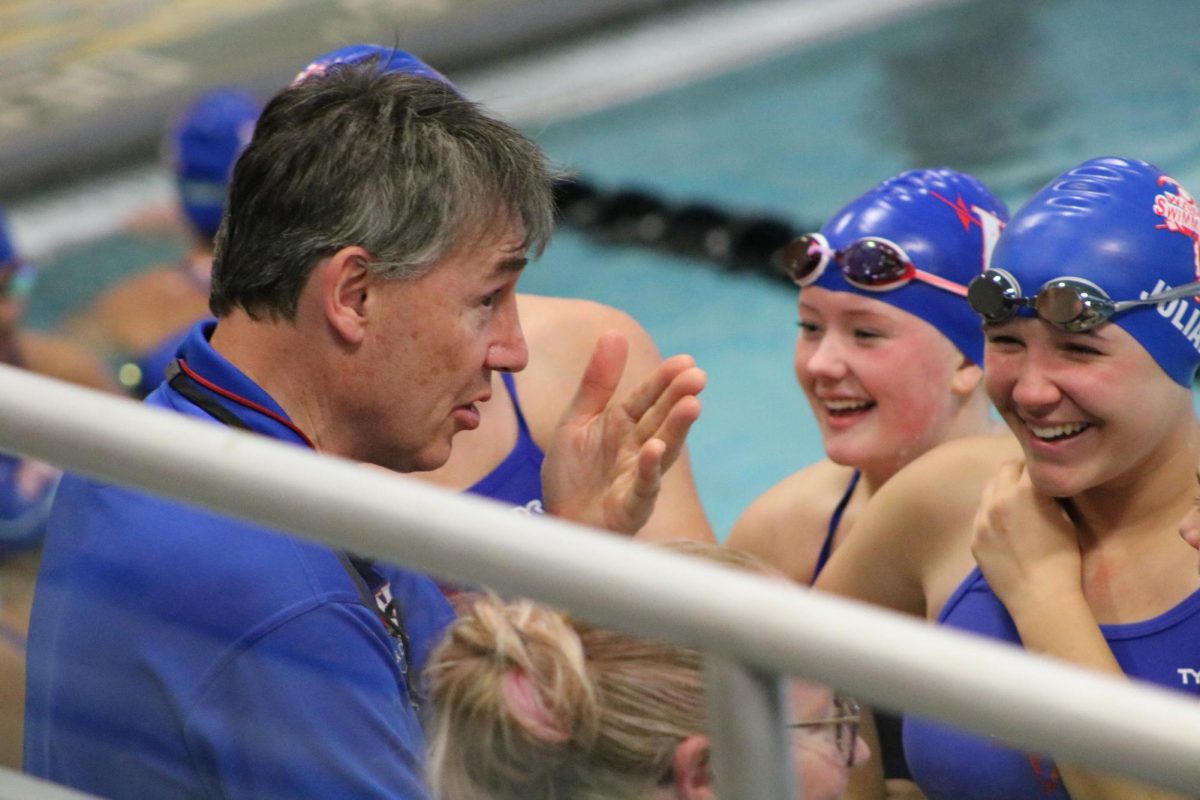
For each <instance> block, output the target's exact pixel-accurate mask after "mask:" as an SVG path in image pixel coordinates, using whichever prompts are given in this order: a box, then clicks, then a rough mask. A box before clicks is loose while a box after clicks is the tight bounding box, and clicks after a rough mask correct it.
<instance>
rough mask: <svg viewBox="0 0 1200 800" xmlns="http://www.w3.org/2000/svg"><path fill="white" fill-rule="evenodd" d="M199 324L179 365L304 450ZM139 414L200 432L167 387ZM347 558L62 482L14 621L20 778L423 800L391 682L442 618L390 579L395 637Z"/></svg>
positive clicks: (203, 514)
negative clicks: (20, 621) (401, 625)
mask: <svg viewBox="0 0 1200 800" xmlns="http://www.w3.org/2000/svg"><path fill="white" fill-rule="evenodd" d="M213 327H214V323H212V322H211V321H210V322H205V323H201V324H200V325H198V326H197V327H196V328H195V329H193V331H192V332H191V334H190V335H189V336H188V337H187V339H186V340H185V341H184V343H183V344H182V345H181V348H180V354H181V356H182V357H183V358H184V359H185V360H186V362H187V364H188V366H189V367H190V369H191V370H192V372H193V373H194V374H195V375H196V376H198V377H199V378H201V379H202V381H201V382H202V383H203V382H208V383H210V384H211V385H213V386H216V387H220V388H221V389H223V390H225V391H226V392H229V393H231V394H232V395H235V396H236V397H238V398H240V399H241V400H243V401H245V402H234V401H231V400H227V399H225V398H224V397H220V396H218V395H217V394H215V393H211V394H212V398H213V399H214V400H215V401H216V402H217V403H219V404H221V405H222V406H224V407H225V408H227V409H228V410H229V411H230V412H231V413H233V414H234V415H235V416H237V417H238V418H239V419H240V420H242V421H243V422H244V423H245V424H246V425H247V426H249V427H250V428H251V429H252V430H254V431H256V432H258V433H261V434H263V435H266V436H270V437H272V438H274V439H279V440H281V441H286V442H292V443H293V444H297V445H299V446H306V445H305V442H304V441H303V438H302V435H301V434H299V433H298V432H297V431H295V430H294V429H293V428H291V427H290V424H289V423H288V421H287V416H286V414H285V413H284V412H283V409H282V408H280V407H279V405H278V404H277V403H275V401H274V400H273V399H272V398H271V397H270V396H269V395H268V394H267V393H266V392H265V391H263V390H262V389H261V388H260V387H258V386H257V385H256V384H254V382H253V381H251V380H250V379H249V378H248V377H247V376H246V375H244V374H243V373H242V372H240V371H239V370H238V369H237V368H236V367H234V366H233V365H232V364H230V363H229V362H228V361H226V360H225V359H224V358H223V357H221V356H220V355H219V354H218V353H216V352H215V351H214V350H213V349H212V348H211V347H210V346H209V344H208V338H209V336H211V333H212V330H213ZM146 402H147V403H149V404H151V405H157V406H160V407H163V408H170V409H173V410H175V411H178V412H180V413H184V414H188V415H191V416H195V417H200V418H204V419H209V420H213V418H212V417H211V416H210V415H209V414H208V413H206V412H205V411H203V410H201V409H200V408H199V407H198V406H196V405H194V404H193V403H192V402H191V401H189V400H188V399H187V398H185V397H184V396H182V395H181V394H180V393H179V392H178V391H176V390H175V389H174V388H172V387H171V386H169V385H168V384H165V383H164V384H163V385H161V386H160V387H159V388H158V389H157V390H156V391H155V392H154V393H153V394H152V395H150V397H149V398H147V401H146ZM255 406H257V408H255ZM213 421H214V422H215V420H213ZM347 563H348V562H347V561H346V560H345V558H344V556H342V555H341V554H339V553H337V552H335V551H334V550H332V549H330V548H328V547H325V546H322V545H319V544H315V543H311V542H307V541H304V540H301V539H297V538H293V537H291V536H287V535H285V534H283V533H280V532H277V531H274V530H271V529H268V528H264V527H262V526H259V525H254V524H251V523H248V522H242V521H238V520H235V519H231V518H229V517H226V516H223V515H221V514H216V513H213V512H210V511H205V510H200V509H197V508H194V507H191V506H188V505H185V504H183V503H180V502H178V501H175V500H168V499H164V498H161V497H156V496H153V495H150V494H146V493H144V492H140V491H136V490H133V489H127V488H123V487H119V486H113V485H108V484H104V483H100V482H97V481H93V480H90V479H88V478H84V477H80V476H76V475H67V476H65V477H64V478H63V481H62V483H61V485H60V487H59V491H58V495H57V498H56V499H55V502H54V506H53V509H52V511H51V515H50V520H49V523H48V530H47V535H46V541H45V550H44V555H43V561H42V567H41V573H40V574H39V578H38V584H37V589H36V593H35V596H34V604H33V614H32V619H31V623H30V635H29V649H28V686H27V703H26V727H25V768H26V770H27V771H28V772H30V773H32V774H35V775H39V776H41V777H44V778H48V779H50V780H53V781H56V782H59V783H63V784H67V785H69V786H73V787H76V788H79V789H82V790H85V791H88V792H92V793H95V794H98V795H103V796H106V797H130V798H132V797H137V798H145V797H224V798H285V797H286V798H309V797H311V798H318V797H319V798H350V797H355V798H425V797H426V796H427V794H426V790H425V788H424V786H423V760H424V737H423V735H422V732H421V728H420V724H419V719H418V711H417V709H416V702H415V701H416V698H415V697H414V696H413V695H412V692H411V691H410V683H409V680H408V675H407V673H408V672H409V670H417V669H419V667H420V666H421V665H422V664H423V661H424V658H425V656H426V655H427V654H428V652H429V649H430V648H431V647H432V645H433V643H434V642H435V641H436V639H437V637H438V636H440V634H441V632H442V630H443V629H444V627H445V626H446V625H447V624H449V622H450V620H451V619H452V611H451V609H450V606H449V605H448V604H447V603H446V601H445V600H444V598H443V597H442V595H441V593H440V592H439V591H438V589H437V587H436V585H435V584H434V583H433V582H432V581H430V580H429V579H428V578H426V577H424V576H421V575H418V574H415V573H412V572H408V571H405V570H401V569H398V568H394V567H389V568H388V569H387V570H386V571H384V574H386V575H387V577H388V579H390V581H391V587H390V588H391V591H392V594H393V596H395V597H396V598H398V600H399V601H400V604H401V607H402V612H401V616H402V618H403V620H404V622H405V623H406V627H407V632H408V638H409V641H408V642H403V643H402V641H401V639H400V637H398V636H395V635H393V633H391V632H390V629H389V627H388V626H387V625H385V624H384V621H383V619H382V618H381V615H380V614H379V613H378V612H377V610H375V609H373V608H370V607H368V605H367V604H366V603H365V602H364V600H363V595H362V593H361V592H360V589H359V587H358V586H357V585H356V581H355V580H354V579H353V578H352V575H351V573H350V572H349V570H348V569H347V566H346V564H347ZM370 588H371V590H373V591H374V590H380V591H383V590H384V587H380V586H371V587H370Z"/></svg>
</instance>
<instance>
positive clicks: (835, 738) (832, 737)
mask: <svg viewBox="0 0 1200 800" xmlns="http://www.w3.org/2000/svg"><path fill="white" fill-rule="evenodd" d="M833 712H834V713H833V716H832V717H826V718H824V719H811V720H804V721H802V722H789V723H788V724H787V728H788V730H793V731H794V730H813V731H817V732H818V734H819V735H820V736H821V737H823V739H824V743H825V744H827V745H828V748H829V750H830V751H832V752H834V753H836V754H837V757H838V759H839V760H841V762H842V763H843V764H845V765H846V766H847V767H853V766H854V753H855V751H856V750H857V744H858V725H859V722H860V720H861V710H860V708H859V705H858V701H857V700H855V699H853V698H851V697H846V696H845V695H841V694H835V695H834V696H833ZM674 782H675V767H674V765H668V766H667V769H666V771H665V772H664V773H663V774H662V776H660V777H659V779H658V785H659V786H670V785H671V784H672V783H674Z"/></svg>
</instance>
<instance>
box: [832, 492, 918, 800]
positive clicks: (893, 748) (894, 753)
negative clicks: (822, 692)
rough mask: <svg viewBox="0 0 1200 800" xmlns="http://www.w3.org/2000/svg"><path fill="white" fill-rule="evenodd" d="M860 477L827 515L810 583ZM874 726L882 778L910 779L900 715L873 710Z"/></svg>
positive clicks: (840, 522)
mask: <svg viewBox="0 0 1200 800" xmlns="http://www.w3.org/2000/svg"><path fill="white" fill-rule="evenodd" d="M860 478H862V473H861V472H860V471H858V470H854V475H852V476H851V477H850V485H849V486H847V487H846V492H845V494H843V495H842V499H841V500H839V501H838V504H837V507H836V508H835V509H834V510H833V516H831V517H830V518H829V529H828V531H826V533H825V542H824V544H822V545H821V552H820V554H819V555H818V556H817V565H816V567H815V568H814V569H813V576H812V583H816V582H817V576H818V575H820V574H821V570H823V569H825V565H826V564H828V563H829V557H830V556H831V555H832V554H833V537H834V536H836V535H837V529H838V526H839V525H841V524H842V515H843V514H845V513H846V506H848V505H849V504H850V497H851V496H852V495H853V494H854V489H855V487H857V486H858V481H859V479H860ZM875 728H876V730H877V732H878V734H879V750H880V756H879V759H880V762H881V763H882V764H883V774H884V777H886V778H901V779H903V780H912V776H911V775H910V774H909V771H908V764H907V763H906V762H905V760H904V743H903V742H902V741H901V739H900V717H898V716H894V715H892V714H888V713H885V712H883V711H880V710H876V711H875Z"/></svg>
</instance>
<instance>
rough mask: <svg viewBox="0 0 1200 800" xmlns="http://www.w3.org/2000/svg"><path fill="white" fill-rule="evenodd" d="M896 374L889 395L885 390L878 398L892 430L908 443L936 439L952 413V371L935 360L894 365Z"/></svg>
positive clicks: (920, 360)
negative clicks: (927, 438) (930, 437)
mask: <svg viewBox="0 0 1200 800" xmlns="http://www.w3.org/2000/svg"><path fill="white" fill-rule="evenodd" d="M892 370H893V371H892V373H891V374H892V377H893V380H892V382H891V384H890V385H889V386H888V387H887V390H886V394H885V391H884V390H883V389H882V388H881V389H880V390H879V391H878V392H877V394H876V400H877V402H879V403H880V405H881V406H885V407H886V408H885V410H886V413H887V415H888V426H889V428H890V429H892V430H893V431H894V432H895V433H896V435H897V437H898V438H899V439H902V440H905V441H916V440H920V439H923V438H925V437H927V436H930V435H936V433H937V432H938V431H939V430H940V428H941V427H942V424H943V423H944V422H946V421H947V419H948V418H949V415H950V413H951V408H952V401H953V398H952V397H951V394H950V381H951V379H952V377H953V374H952V371H951V370H950V369H949V368H948V367H947V366H946V365H944V364H939V363H934V360H933V359H913V360H910V361H900V362H893V366H892Z"/></svg>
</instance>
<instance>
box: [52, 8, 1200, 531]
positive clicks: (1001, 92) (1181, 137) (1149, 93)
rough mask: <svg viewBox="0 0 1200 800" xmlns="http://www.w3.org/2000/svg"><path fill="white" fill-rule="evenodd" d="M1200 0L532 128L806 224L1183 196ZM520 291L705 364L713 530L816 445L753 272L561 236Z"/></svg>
mask: <svg viewBox="0 0 1200 800" xmlns="http://www.w3.org/2000/svg"><path fill="white" fill-rule="evenodd" d="M1197 31H1200V3H1196V2H1194V0H1131V1H1130V2H1123V1H1118V0H1037V1H1035V0H1010V1H1009V2H1004V3H994V2H992V3H988V2H969V3H963V4H961V5H957V6H954V7H951V8H945V9H941V10H938V11H935V12H930V13H926V14H923V15H921V16H918V17H915V18H910V19H908V20H906V21H903V22H901V23H898V24H895V25H891V26H888V27H885V28H882V29H879V30H875V31H872V32H870V33H866V34H862V35H858V36H856V37H854V38H851V39H847V40H842V41H836V42H830V43H827V44H824V45H821V46H819V47H816V48H809V49H806V50H804V51H801V52H792V53H784V54H780V55H779V56H777V57H775V58H772V59H770V60H768V61H765V62H763V63H760V64H757V65H754V66H751V67H748V68H745V69H741V70H737V71H734V72H730V73H727V74H724V75H720V76H718V77H716V78H712V79H709V80H705V81H702V82H699V83H696V84H693V85H690V86H687V87H684V88H681V89H677V90H674V91H670V92H665V93H663V94H660V95H657V96H654V97H651V98H648V99H645V100H640V101H637V102H633V103H629V104H626V105H623V106H619V107H615V108H610V109H607V110H605V111H602V112H598V113H594V114H589V115H587V116H584V117H580V118H577V119H570V120H564V121H560V122H556V123H553V124H548V125H545V126H542V127H540V128H538V129H536V130H532V131H531V133H532V134H533V135H534V136H535V137H536V138H537V139H538V140H539V141H540V142H542V144H543V145H544V146H545V147H546V149H547V150H548V151H549V152H550V154H551V155H552V156H553V157H554V158H555V159H556V160H558V161H559V162H561V163H564V164H566V165H569V166H571V167H574V168H576V169H578V170H580V171H581V172H582V173H583V174H584V175H586V176H588V177H590V178H592V179H593V180H595V181H596V182H597V183H599V184H601V185H602V186H605V187H611V188H615V187H620V186H639V187H644V188H648V189H651V190H653V191H655V192H656V193H658V194H660V195H662V196H663V197H665V198H667V199H670V200H673V201H679V202H682V201H686V200H696V199H700V200H708V201H714V202H717V203H720V204H722V205H724V206H727V207H730V208H733V209H737V210H740V211H748V212H752V211H765V212H770V213H773V214H778V215H782V216H784V217H785V218H788V219H790V220H792V221H793V222H794V223H795V224H796V225H797V226H807V225H817V224H819V223H820V221H821V220H822V219H824V218H825V217H826V216H828V215H829V214H830V213H831V212H833V211H834V210H835V209H836V208H838V207H839V206H840V205H841V204H842V203H844V202H845V201H847V200H849V199H850V198H852V197H854V196H855V195H857V194H859V193H861V192H862V191H863V190H865V189H867V188H868V187H869V186H871V185H872V184H874V183H876V182H878V181H879V180H881V179H883V178H885V177H887V176H889V175H892V174H895V173H897V172H900V171H902V170H904V169H908V168H912V167H918V166H936V165H946V166H951V167H954V168H957V169H960V170H965V171H969V172H972V173H974V174H976V175H977V176H978V177H980V178H981V179H983V180H984V181H985V182H987V183H988V184H989V185H991V186H992V188H993V189H994V190H995V191H996V192H997V193H998V194H1000V195H1001V196H1002V197H1003V198H1004V199H1005V200H1006V201H1007V202H1008V203H1009V204H1010V205H1011V206H1013V207H1014V208H1015V207H1016V206H1017V205H1019V204H1020V202H1021V201H1022V200H1023V199H1024V198H1026V197H1028V196H1029V195H1030V194H1031V193H1032V192H1034V191H1035V190H1036V189H1037V188H1038V187H1040V186H1041V185H1042V184H1043V183H1044V182H1045V181H1046V180H1047V179H1048V178H1050V177H1052V176H1053V175H1054V174H1057V173H1058V172H1060V171H1062V170H1063V169H1066V168H1068V167H1070V166H1072V165H1074V164H1076V163H1078V162H1080V161H1083V160H1085V159H1087V158H1091V157H1094V156H1100V155H1127V156H1134V157H1138V158H1143V159H1146V160H1149V161H1152V162H1154V163H1156V164H1158V165H1159V166H1161V167H1163V168H1164V169H1166V170H1168V171H1169V172H1172V173H1173V174H1174V175H1175V177H1177V178H1178V179H1180V180H1181V181H1183V182H1184V183H1185V185H1190V186H1191V187H1192V189H1193V191H1194V192H1195V191H1197V190H1200V135H1198V133H1197V132H1198V131H1200V36H1197V33H1196V32H1197ZM177 246H178V243H177V242H171V241H155V242H140V241H137V240H130V239H128V238H127V237H126V238H119V239H112V240H107V241H104V242H97V243H95V244H93V245H90V246H89V247H88V248H86V249H83V250H78V251H74V252H71V253H64V254H62V255H61V256H60V257H59V258H58V259H56V260H55V263H54V264H52V265H51V266H53V267H55V269H50V270H47V273H46V278H47V279H46V281H44V282H43V284H42V285H41V286H40V287H39V294H38V296H37V297H35V303H34V307H33V308H32V309H31V312H32V317H33V321H34V322H35V323H36V324H38V325H39V326H41V327H50V326H52V325H53V324H55V321H56V320H57V319H58V318H59V317H61V314H62V312H63V311H64V310H65V309H66V308H68V307H69V306H71V305H72V304H77V303H78V302H82V301H83V300H85V299H86V295H88V294H89V293H92V292H94V291H95V290H96V289H98V288H100V287H101V286H103V285H106V284H107V283H108V282H111V281H112V280H115V279H116V277H119V275H120V274H122V273H124V272H126V271H128V270H129V269H130V268H132V267H134V266H137V265H139V264H146V263H150V262H152V261H157V260H162V259H163V258H168V257H170V255H171V253H172V252H173V250H172V248H175V247H177ZM523 288H524V289H525V290H527V291H532V292H539V293H544V294H558V295H568V296H580V297H588V298H592V299H596V300H600V301H602V302H606V303H610V304H612V305H615V306H618V307H620V308H622V309H624V310H626V311H628V312H629V313H631V314H632V315H633V316H634V317H636V318H637V319H638V320H640V321H641V322H642V323H643V324H644V325H645V326H646V328H647V329H648V330H649V331H650V332H651V334H652V335H653V336H654V337H655V339H656V340H657V342H658V343H659V346H660V348H661V349H662V350H663V352H664V353H674V352H683V351H686V352H691V353H693V354H694V355H695V356H696V357H697V359H698V360H699V361H700V363H701V364H702V366H704V367H705V368H706V369H707V370H708V372H709V375H710V383H709V388H708V389H707V391H706V392H705V394H704V404H705V405H704V415H703V417H702V419H701V421H700V422H699V423H698V425H697V427H696V429H695V430H694V433H693V435H692V438H691V455H692V460H693V466H694V470H695V474H696V480H697V483H698V486H699V489H700V493H701V497H702V498H703V500H704V503H705V506H706V508H707V510H708V513H709V515H710V517H711V518H712V520H713V524H714V526H715V528H716V529H717V531H718V533H719V534H720V535H724V534H725V532H726V531H727V530H728V528H729V526H730V525H731V524H732V522H733V521H734V519H735V518H736V516H737V514H738V513H739V512H740V511H741V509H743V508H744V507H745V506H746V505H747V504H748V503H749V502H750V501H751V500H752V499H753V498H754V497H755V496H757V495H758V494H759V493H760V492H762V491H763V490H764V489H766V488H767V487H768V486H770V485H771V484H773V483H774V482H775V481H777V480H779V479H780V478H782V477H784V476H785V475H787V474H789V473H790V472H792V471H794V470H796V469H798V468H799V467H801V466H803V465H805V464H807V463H810V462H812V461H814V460H816V459H818V458H819V457H820V456H821V448H820V440H819V436H818V435H817V432H816V429H815V426H814V425H813V423H812V422H811V419H810V417H809V412H808V409H807V406H806V404H805V402H804V399H803V396H802V395H801V393H800V391H799V388H798V387H797V386H796V384H795V379H794V376H793V372H792V345H793V342H794V336H795V331H796V327H795V322H796V313H795V295H794V292H792V291H790V290H789V289H788V288H787V287H785V286H783V285H781V284H778V283H772V282H769V281H767V280H764V279H762V278H759V277H757V276H755V275H752V274H744V273H728V272H723V271H721V270H719V269H718V268H716V267H713V266H711V265H709V264H706V263H703V262H700V261H693V260H687V259H683V258H677V257H673V256H670V255H667V254H663V253H658V252H650V251H646V250H639V249H636V248H632V247H617V246H611V245H606V244H601V243H599V242H597V241H594V240H591V239H589V238H587V237H585V236H582V235H580V234H578V233H574V232H571V231H564V232H562V233H560V234H559V235H558V237H557V239H556V240H555V242H554V243H553V245H552V246H551V247H550V249H549V250H548V252H547V253H546V255H545V256H544V257H543V258H542V260H541V262H540V263H538V264H535V265H534V266H533V267H532V268H531V269H530V270H528V274H527V276H526V277H525V278H524V279H523Z"/></svg>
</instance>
